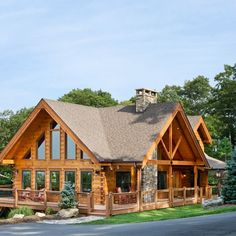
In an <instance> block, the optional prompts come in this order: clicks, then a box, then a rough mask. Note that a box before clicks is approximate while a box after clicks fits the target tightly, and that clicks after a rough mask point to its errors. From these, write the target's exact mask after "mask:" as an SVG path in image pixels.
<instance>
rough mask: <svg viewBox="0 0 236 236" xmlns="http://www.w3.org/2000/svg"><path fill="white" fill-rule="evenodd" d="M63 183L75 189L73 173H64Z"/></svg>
mask: <svg viewBox="0 0 236 236" xmlns="http://www.w3.org/2000/svg"><path fill="white" fill-rule="evenodd" d="M65 183H70V184H71V185H72V187H73V188H74V189H75V171H65Z"/></svg>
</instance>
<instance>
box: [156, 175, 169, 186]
mask: <svg viewBox="0 0 236 236" xmlns="http://www.w3.org/2000/svg"><path fill="white" fill-rule="evenodd" d="M157 175H158V182H157V185H158V189H167V171H158V174H157Z"/></svg>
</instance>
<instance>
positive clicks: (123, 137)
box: [44, 99, 177, 161]
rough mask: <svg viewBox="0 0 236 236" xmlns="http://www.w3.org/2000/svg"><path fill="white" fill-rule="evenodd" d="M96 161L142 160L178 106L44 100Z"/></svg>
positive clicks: (170, 104) (168, 104) (174, 104)
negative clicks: (142, 107) (96, 104)
mask: <svg viewBox="0 0 236 236" xmlns="http://www.w3.org/2000/svg"><path fill="white" fill-rule="evenodd" d="M44 101H45V102H46V103H47V104H48V105H49V106H50V107H51V108H52V109H53V110H54V112H56V113H57V114H58V116H59V117H60V118H61V119H62V120H63V121H64V122H65V123H66V125H67V126H68V127H69V128H70V129H71V130H72V131H73V132H74V133H75V135H77V136H78V138H80V140H81V141H82V142H83V143H84V144H85V145H86V146H87V147H88V148H89V149H90V150H91V151H92V152H93V153H94V154H95V156H96V157H97V158H98V159H99V161H143V157H144V155H145V154H146V152H147V151H148V149H149V148H150V147H151V145H152V143H153V142H154V141H155V139H156V137H157V136H158V134H159V132H160V131H161V129H162V127H163V126H164V125H165V123H166V122H167V120H168V118H169V117H170V115H171V114H172V113H173V112H174V111H175V110H176V107H177V103H157V104H151V105H149V107H148V108H147V109H146V111H145V112H143V113H136V111H135V106H134V105H132V106H114V107H107V108H94V107H88V106H82V105H77V104H71V103H64V102H58V101H53V100H48V99H44Z"/></svg>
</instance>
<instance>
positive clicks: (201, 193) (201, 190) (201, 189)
mask: <svg viewBox="0 0 236 236" xmlns="http://www.w3.org/2000/svg"><path fill="white" fill-rule="evenodd" d="M202 196H203V188H202V187H200V204H202Z"/></svg>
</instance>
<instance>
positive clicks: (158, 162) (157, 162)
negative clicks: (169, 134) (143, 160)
mask: <svg viewBox="0 0 236 236" xmlns="http://www.w3.org/2000/svg"><path fill="white" fill-rule="evenodd" d="M147 163H149V164H154V165H164V166H165V165H171V163H172V165H173V166H195V165H196V166H198V168H200V167H199V166H204V163H203V162H194V161H175V160H173V161H170V160H148V161H147Z"/></svg>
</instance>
